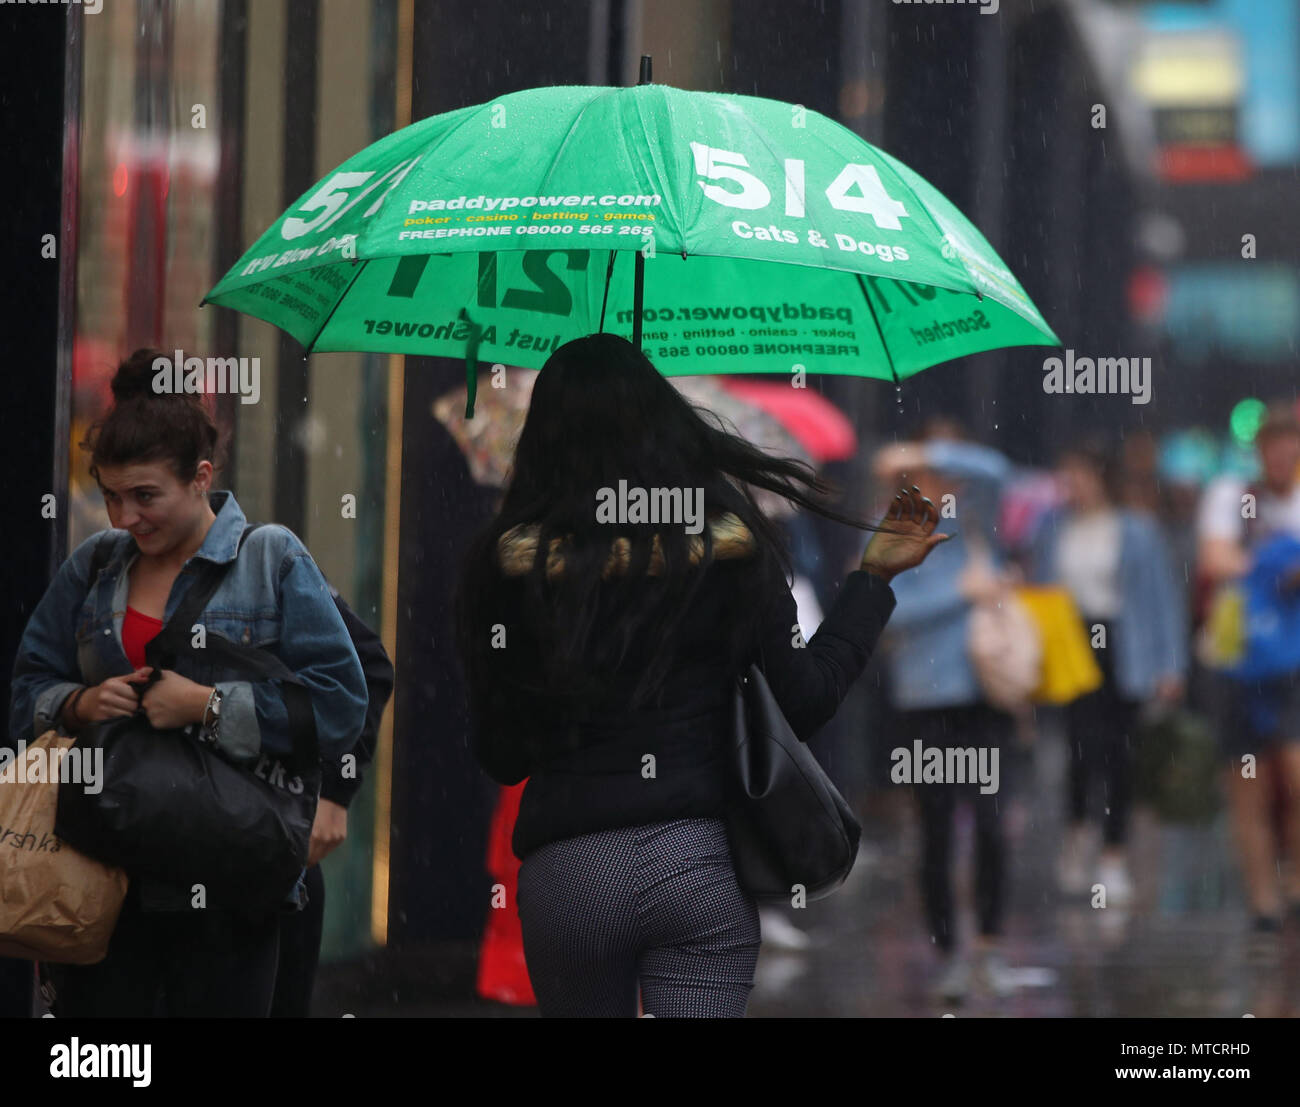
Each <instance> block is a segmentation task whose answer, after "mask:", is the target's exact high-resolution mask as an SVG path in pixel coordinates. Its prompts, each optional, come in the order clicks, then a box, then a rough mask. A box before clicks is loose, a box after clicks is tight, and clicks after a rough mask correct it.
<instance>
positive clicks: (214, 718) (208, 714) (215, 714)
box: [199, 688, 221, 742]
mask: <svg viewBox="0 0 1300 1107" xmlns="http://www.w3.org/2000/svg"><path fill="white" fill-rule="evenodd" d="M203 718H204V720H210V721H205V722H204V724H203V725H202V726H201V727H200V728H199V740H200V741H202V742H215V741H216V740H217V728H218V727H219V726H220V725H221V689H220V688H213V689H212V694H211V695H210V696H208V705H207V707H206V708H204V711H203Z"/></svg>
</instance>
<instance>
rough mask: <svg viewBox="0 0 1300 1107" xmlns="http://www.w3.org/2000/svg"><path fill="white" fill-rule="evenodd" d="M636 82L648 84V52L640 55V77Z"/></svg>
mask: <svg viewBox="0 0 1300 1107" xmlns="http://www.w3.org/2000/svg"><path fill="white" fill-rule="evenodd" d="M637 84H642V85H648V84H650V55H649V54H642V55H641V79H640V80H639V81H638V82H637Z"/></svg>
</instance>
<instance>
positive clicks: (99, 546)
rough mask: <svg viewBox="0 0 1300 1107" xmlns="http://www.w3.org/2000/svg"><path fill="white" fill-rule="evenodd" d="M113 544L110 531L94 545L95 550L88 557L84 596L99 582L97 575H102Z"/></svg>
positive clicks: (101, 536)
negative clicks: (88, 573) (88, 567)
mask: <svg viewBox="0 0 1300 1107" xmlns="http://www.w3.org/2000/svg"><path fill="white" fill-rule="evenodd" d="M112 544H113V532H112V530H106V531H105V532H104V533H103V534H101V535H100V536H99V541H97V542H96V543H95V548H94V550H93V551H92V552H91V555H90V575H89V577H87V578H86V594H87V595H89V594H90V590H91V589H92V588H94V587H95V582H96V581H97V580H99V574H100V573H102V572H103V571H104V569H105V567H106V566H107V565H108V559H109V556H110V554H109V548H110V547H111V546H112Z"/></svg>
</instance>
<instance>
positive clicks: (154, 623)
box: [122, 604, 163, 669]
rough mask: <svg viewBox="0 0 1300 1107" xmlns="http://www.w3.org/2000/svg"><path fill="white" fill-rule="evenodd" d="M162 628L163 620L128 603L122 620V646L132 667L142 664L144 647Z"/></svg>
mask: <svg viewBox="0 0 1300 1107" xmlns="http://www.w3.org/2000/svg"><path fill="white" fill-rule="evenodd" d="M162 628H163V621H162V620H161V619H155V618H154V617H153V616H152V615H145V614H144V613H143V612H140V611H137V610H136V609H135V608H134V607H131V606H130V605H129V604H128V605H127V609H126V618H125V619H123V620H122V648H123V649H124V650H126V659H127V660H128V661H129V662H131V667H132V668H133V669H139V668H142V667H143V666H144V663H145V661H144V648H145V646H146V645H147V644H148V642H149V640H150V639H151V638H152V637H153V636H154V635H155V634H157V633H158V632H159V631H160V630H162Z"/></svg>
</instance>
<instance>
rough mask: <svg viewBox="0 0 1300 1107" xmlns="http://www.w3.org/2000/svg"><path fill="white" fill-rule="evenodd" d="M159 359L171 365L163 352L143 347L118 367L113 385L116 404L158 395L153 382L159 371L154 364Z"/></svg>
mask: <svg viewBox="0 0 1300 1107" xmlns="http://www.w3.org/2000/svg"><path fill="white" fill-rule="evenodd" d="M158 358H162V359H163V360H164V361H166V362H167V363H168V364H171V359H170V358H168V357H167V355H166V354H164V353H163V352H162V351H161V350H155V349H153V347H151V346H142V347H141V348H140V349H138V350H136V351H135V353H133V354H132V355H131V356H130V357H128V358H126V360H124V361H122V362H121V363H120V364H119V365H118V367H117V372H116V373H114V374H113V384H112V388H113V400H114V402H115V403H119V404H121V403H125V402H126V401H127V400H135V399H138V398H140V397H142V396H153V395H156V393H155V392H154V387H153V382H154V377H155V376H156V375H157V370H155V369H154V367H153V363H154V361H155V360H157V359H158Z"/></svg>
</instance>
